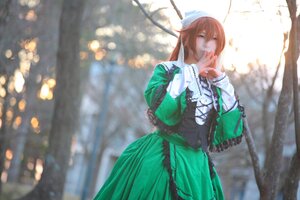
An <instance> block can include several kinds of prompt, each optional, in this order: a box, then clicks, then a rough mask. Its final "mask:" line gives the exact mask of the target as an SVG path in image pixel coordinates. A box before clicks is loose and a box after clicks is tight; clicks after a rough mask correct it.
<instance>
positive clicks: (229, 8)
mask: <svg viewBox="0 0 300 200" xmlns="http://www.w3.org/2000/svg"><path fill="white" fill-rule="evenodd" d="M231 4H232V0H230V1H229V7H228V11H227V14H226V16H225V18H224V20H223V23H225V21H226V19H227V17H228V15H229V13H230V10H231Z"/></svg>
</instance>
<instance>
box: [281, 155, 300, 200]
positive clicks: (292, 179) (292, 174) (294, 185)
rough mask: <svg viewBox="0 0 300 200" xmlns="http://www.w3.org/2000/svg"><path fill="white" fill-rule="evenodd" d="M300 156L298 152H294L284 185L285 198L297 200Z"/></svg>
mask: <svg viewBox="0 0 300 200" xmlns="http://www.w3.org/2000/svg"><path fill="white" fill-rule="evenodd" d="M299 169H300V157H299V156H298V155H297V152H296V153H295V154H294V156H293V158H292V160H291V165H290V168H289V171H288V174H287V177H286V180H285V184H284V187H283V199H285V200H297V191H298V187H299V178H300V170H299Z"/></svg>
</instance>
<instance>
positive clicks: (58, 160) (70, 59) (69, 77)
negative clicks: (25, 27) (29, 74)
mask: <svg viewBox="0 0 300 200" xmlns="http://www.w3.org/2000/svg"><path fill="white" fill-rule="evenodd" d="M85 2H86V1H81V0H64V2H63V9H62V14H61V19H60V27H59V31H60V32H59V47H58V54H57V70H56V88H55V91H54V96H55V104H54V113H53V118H52V127H51V131H50V136H49V147H48V151H47V154H46V160H45V165H44V170H43V174H42V177H41V180H40V181H39V183H38V184H37V185H36V187H35V188H34V189H33V190H32V191H31V192H30V193H28V194H27V195H26V196H25V197H23V198H21V199H30V200H38V199H43V200H61V199H62V197H63V191H64V184H65V179H66V173H67V169H68V164H69V157H70V148H71V140H72V136H73V134H74V132H75V131H76V128H77V126H76V125H77V120H78V119H77V116H78V111H79V99H80V96H79V86H80V85H79V81H80V79H79V77H80V76H79V75H80V74H79V73H80V70H79V62H80V60H79V39H80V22H81V16H82V11H83V6H84V4H85Z"/></svg>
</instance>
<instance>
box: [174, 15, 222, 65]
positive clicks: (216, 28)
mask: <svg viewBox="0 0 300 200" xmlns="http://www.w3.org/2000/svg"><path fill="white" fill-rule="evenodd" d="M203 31H205V38H206V40H207V41H209V40H211V39H213V38H214V37H215V36H216V37H217V48H216V51H215V54H216V55H217V56H218V55H220V53H221V52H222V51H223V49H224V47H225V33H224V29H223V27H222V25H221V23H220V22H218V20H216V19H214V18H212V17H201V18H199V19H197V20H196V21H194V22H193V23H192V24H191V25H189V26H188V27H186V28H183V29H182V30H181V31H179V33H180V35H179V38H178V41H177V44H176V47H175V48H174V50H173V52H172V53H171V56H170V58H169V60H170V61H175V60H177V59H178V54H179V50H180V44H181V40H182V42H183V46H184V59H187V58H188V56H189V51H188V49H191V50H192V51H193V52H194V53H196V39H197V37H198V35H199V33H201V32H203Z"/></svg>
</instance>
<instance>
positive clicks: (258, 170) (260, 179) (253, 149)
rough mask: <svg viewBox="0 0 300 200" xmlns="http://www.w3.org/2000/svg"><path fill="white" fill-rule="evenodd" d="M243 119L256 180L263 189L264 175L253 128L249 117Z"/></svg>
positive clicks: (259, 187)
mask: <svg viewBox="0 0 300 200" xmlns="http://www.w3.org/2000/svg"><path fill="white" fill-rule="evenodd" d="M243 121H244V126H245V129H246V131H245V139H246V142H247V145H248V149H249V153H250V157H251V161H252V165H253V170H254V176H255V180H256V183H257V186H258V189H259V190H260V191H261V190H262V189H263V176H262V172H261V168H260V166H259V158H258V153H257V150H256V147H255V143H254V140H253V137H252V133H251V130H250V128H249V125H248V121H247V118H244V119H243Z"/></svg>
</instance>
